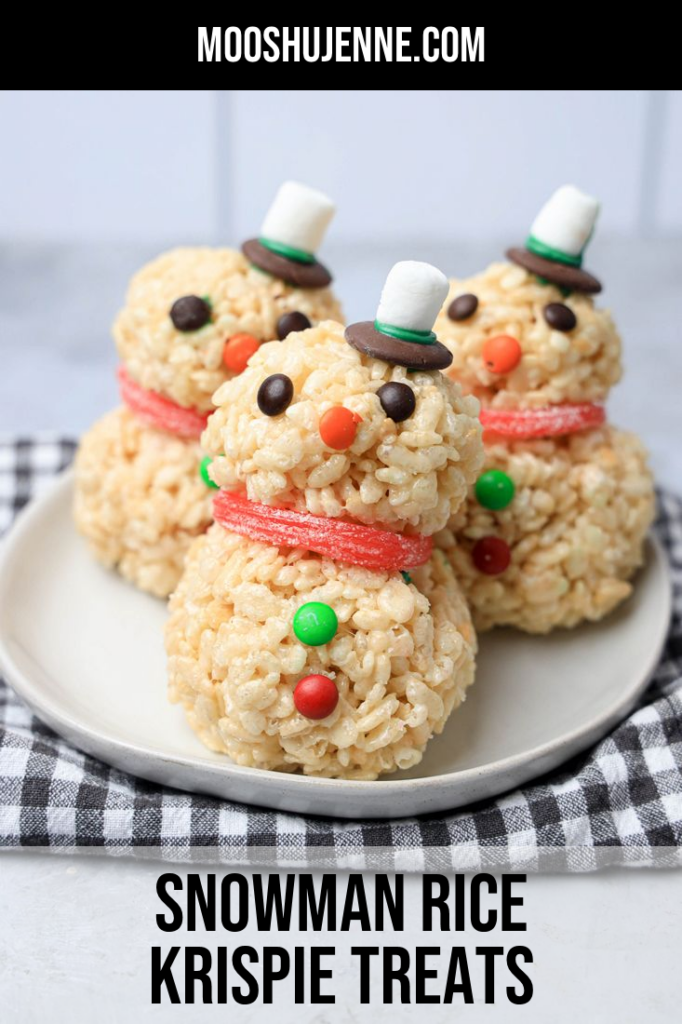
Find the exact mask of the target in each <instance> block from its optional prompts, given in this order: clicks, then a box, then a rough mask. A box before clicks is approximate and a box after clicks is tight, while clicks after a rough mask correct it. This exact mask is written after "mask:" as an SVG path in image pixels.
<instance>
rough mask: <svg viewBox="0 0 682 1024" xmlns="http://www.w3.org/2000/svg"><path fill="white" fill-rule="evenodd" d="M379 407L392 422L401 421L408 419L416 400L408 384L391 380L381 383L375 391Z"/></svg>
mask: <svg viewBox="0 0 682 1024" xmlns="http://www.w3.org/2000/svg"><path fill="white" fill-rule="evenodd" d="M377 396H378V398H379V401H380V402H381V407H382V409H383V410H384V412H385V413H386V415H387V416H388V417H389V419H392V420H393V422H394V423H402V421H403V420H408V419H409V418H410V416H411V415H412V413H413V412H414V410H415V407H416V405H417V400H416V399H415V397H414V391H413V390H412V388H411V387H410V385H409V384H401V383H400V382H399V381H397V380H391V381H389V382H388V384H382V386H381V387H380V388H379V390H378V391H377Z"/></svg>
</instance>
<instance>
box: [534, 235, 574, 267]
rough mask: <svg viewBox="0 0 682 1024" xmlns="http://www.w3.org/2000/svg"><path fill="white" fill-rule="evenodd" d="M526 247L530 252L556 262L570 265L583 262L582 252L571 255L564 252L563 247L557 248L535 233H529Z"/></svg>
mask: <svg viewBox="0 0 682 1024" xmlns="http://www.w3.org/2000/svg"><path fill="white" fill-rule="evenodd" d="M526 249H528V251H529V252H534V253H535V255H536V256H543V257H544V258H545V259H547V260H554V262H555V263H567V264H568V265H569V266H570V267H581V266H582V264H583V257H582V253H580V254H579V255H578V256H571V254H570V253H568V252H562V250H561V249H555V248H553V246H551V245H546V244H545V242H541V241H540V239H539V238H536V237H535V236H534V235H529V236H528V238H527V239H526Z"/></svg>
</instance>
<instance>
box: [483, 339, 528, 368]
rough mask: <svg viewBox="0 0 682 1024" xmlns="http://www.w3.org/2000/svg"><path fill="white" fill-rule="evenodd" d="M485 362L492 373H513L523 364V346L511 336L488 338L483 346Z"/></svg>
mask: <svg viewBox="0 0 682 1024" xmlns="http://www.w3.org/2000/svg"><path fill="white" fill-rule="evenodd" d="M483 362H484V363H485V365H486V367H487V369H488V370H490V371H491V373H511V371H512V370H514V369H516V367H517V366H518V365H519V363H520V362H521V346H520V345H519V343H518V341H517V340H516V338H512V337H511V336H510V335H509V334H498V335H496V336H495V337H494V338H488V340H487V341H486V343H485V345H484V346H483Z"/></svg>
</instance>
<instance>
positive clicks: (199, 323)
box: [75, 182, 340, 597]
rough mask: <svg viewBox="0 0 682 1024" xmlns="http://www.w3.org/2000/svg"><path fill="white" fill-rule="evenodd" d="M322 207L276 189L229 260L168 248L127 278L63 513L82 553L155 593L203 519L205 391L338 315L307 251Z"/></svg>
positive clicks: (324, 275)
mask: <svg viewBox="0 0 682 1024" xmlns="http://www.w3.org/2000/svg"><path fill="white" fill-rule="evenodd" d="M333 212H334V207H333V204H332V203H331V201H330V200H329V199H328V198H327V197H326V196H325V195H323V194H322V193H320V192H317V191H315V190H314V189H310V188H308V187H306V186H304V185H299V184H297V183H295V182H287V183H285V184H284V185H283V186H282V187H281V189H280V190H279V192H278V194H277V196H276V198H275V201H274V203H273V205H272V207H271V209H270V211H269V213H268V215H267V216H266V218H265V221H264V224H263V229H262V232H261V237H260V238H259V239H253V240H251V241H248V242H246V243H245V244H244V246H243V247H242V252H237V251H235V250H232V249H210V248H192V249H190V248H185V249H174V250H173V251H171V252H168V253H165V254H164V255H162V256H159V257H158V259H155V260H153V261H152V262H151V263H149V264H148V265H147V266H145V267H143V268H142V270H140V271H139V272H138V273H137V274H136V275H135V277H134V278H133V279H132V282H131V284H130V288H129V290H128V296H127V301H126V305H125V307H124V309H123V310H122V311H121V313H120V314H119V316H118V318H117V320H116V322H115V324H114V337H115V340H116V344H117V347H118V351H119V354H120V356H121V360H122V364H121V368H120V370H119V385H120V392H121V398H122V401H123V405H122V407H121V408H119V409H116V410H114V411H113V412H110V413H108V414H107V415H106V416H105V417H104V418H103V419H102V420H100V421H99V422H98V423H96V424H95V426H94V427H93V428H92V429H91V430H90V431H89V432H88V433H87V434H86V435H85V437H84V438H83V440H82V442H81V446H80V450H79V452H78V456H77V459H76V499H75V519H76V525H77V527H78V529H79V530H80V532H81V533H82V534H83V535H84V536H85V538H86V539H87V541H88V543H89V546H90V548H91V550H92V552H93V554H94V556H95V557H96V558H97V559H98V560H99V561H100V562H102V563H103V564H104V565H106V566H110V567H116V568H117V569H118V571H119V572H120V573H121V574H122V575H123V576H125V577H126V579H129V580H131V581H132V582H133V583H135V584H136V585H137V586H138V587H141V588H142V589H143V590H148V591H150V592H151V593H153V594H157V595H158V596H159V597H165V596H167V595H168V594H169V593H170V592H171V591H172V590H173V588H174V587H175V585H176V583H177V581H178V579H179V578H180V573H181V571H182V565H183V560H184V556H185V554H186V551H187V549H188V547H189V545H190V543H191V541H192V540H193V539H194V537H196V536H197V535H199V534H201V533H203V532H204V530H206V529H207V527H208V526H209V524H210V522H211V518H212V517H211V507H210V496H209V489H208V487H207V483H206V479H202V478H201V476H200V473H199V469H200V463H201V454H200V445H199V438H200V436H201V432H202V430H203V429H204V427H205V426H206V422H207V418H208V414H209V413H210V412H211V410H212V408H213V405H212V402H211V396H212V395H213V393H214V391H215V390H216V389H217V388H218V387H219V386H220V385H221V384H222V383H223V382H224V381H225V380H228V379H230V378H233V377H235V376H236V375H238V374H240V373H242V372H243V370H244V368H245V367H246V365H247V363H248V361H249V359H250V358H251V356H252V355H253V354H254V352H256V350H257V349H258V347H259V345H260V344H261V343H262V342H264V341H272V340H273V339H276V338H279V339H283V338H285V337H286V336H287V334H288V333H289V332H290V331H293V330H302V329H303V328H305V327H310V326H311V324H313V323H317V322H318V321H320V320H326V319H328V318H329V317H335V318H338V317H339V316H340V310H339V306H338V303H337V302H336V300H335V298H334V296H333V294H332V292H331V291H330V289H329V287H328V286H329V283H330V281H331V276H330V274H329V272H328V271H327V270H326V268H325V267H324V266H323V265H322V264H321V263H320V262H318V260H317V258H316V257H315V255H314V253H315V251H316V249H317V248H318V246H319V245H320V243H321V242H322V239H323V236H324V232H325V230H326V227H327V225H328V223H329V221H330V220H331V217H332V215H333ZM202 475H203V476H204V477H205V472H204V473H203V474H202Z"/></svg>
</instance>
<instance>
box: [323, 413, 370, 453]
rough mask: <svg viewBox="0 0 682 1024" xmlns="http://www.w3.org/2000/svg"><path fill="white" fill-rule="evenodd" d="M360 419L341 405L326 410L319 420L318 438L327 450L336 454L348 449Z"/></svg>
mask: <svg viewBox="0 0 682 1024" xmlns="http://www.w3.org/2000/svg"><path fill="white" fill-rule="evenodd" d="M361 422H362V417H361V416H358V414H357V413H356V412H351V411H350V409H346V408H345V407H344V406H343V405H335V406H333V407H332V408H331V409H327V411H326V412H325V413H323V414H322V417H321V419H320V437H321V438H322V440H323V441H324V443H325V444H326V445H327V447H328V448H334V449H335V450H336V451H337V452H341V451H343V450H344V449H345V448H350V446H351V445H352V443H353V441H354V440H355V435H356V433H357V430H358V423H361Z"/></svg>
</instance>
